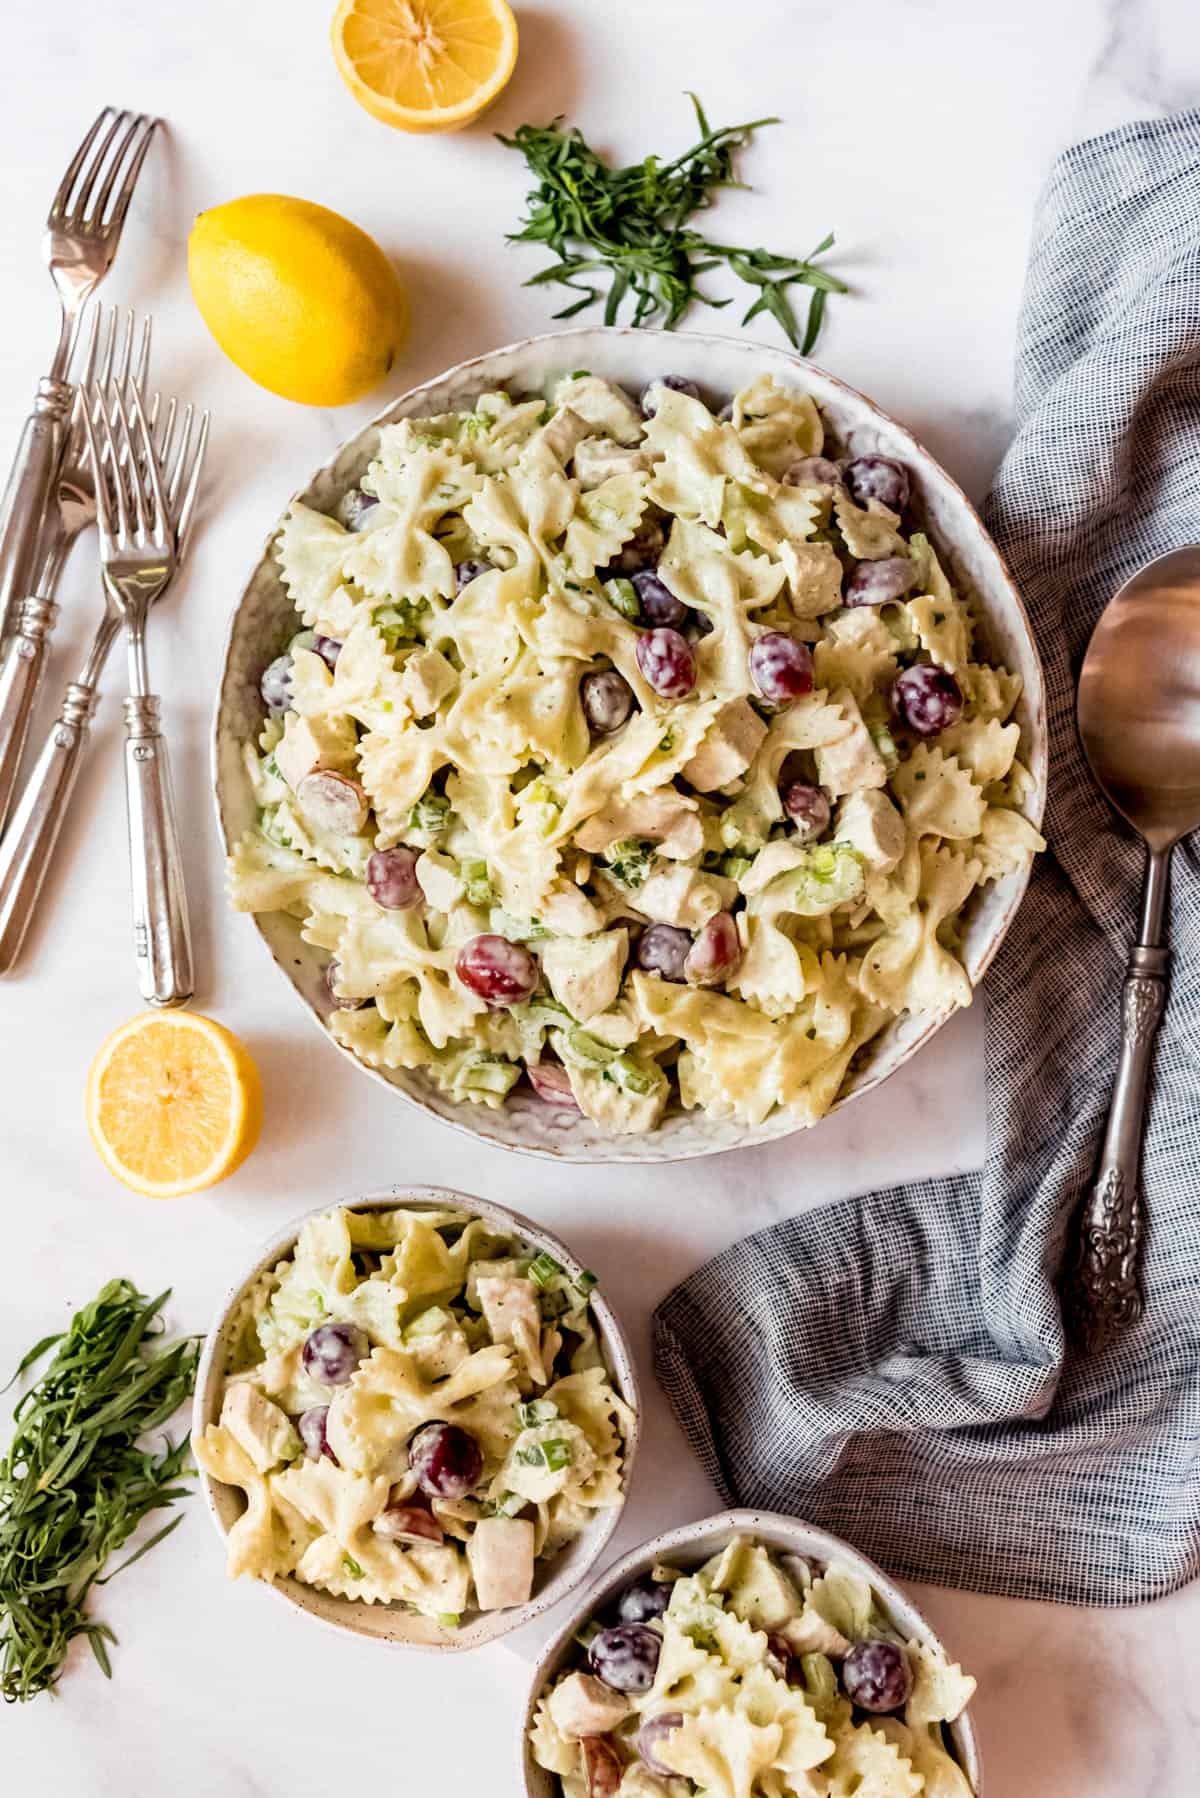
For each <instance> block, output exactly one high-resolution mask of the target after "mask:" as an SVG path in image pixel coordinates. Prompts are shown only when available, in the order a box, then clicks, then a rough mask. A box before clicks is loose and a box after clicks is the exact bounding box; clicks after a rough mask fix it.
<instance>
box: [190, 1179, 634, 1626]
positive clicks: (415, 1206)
mask: <svg viewBox="0 0 1200 1798" xmlns="http://www.w3.org/2000/svg"><path fill="white" fill-rule="evenodd" d="M339 1208H345V1209H347V1210H350V1211H393V1210H397V1209H405V1210H414V1211H443V1210H446V1209H449V1208H453V1209H455V1210H467V1211H469V1212H470V1213H471V1215H472V1216H477V1217H481V1218H483V1219H484V1221H485V1222H488V1223H493V1224H497V1225H500V1226H502V1227H503V1231H504V1233H505V1234H509V1235H513V1236H517V1237H519V1238H521V1239H522V1240H523V1241H526V1242H528V1243H529V1244H530V1245H532V1246H534V1247H536V1248H537V1249H539V1250H544V1251H545V1252H546V1253H548V1254H551V1255H553V1256H554V1258H555V1259H556V1260H558V1261H561V1263H562V1265H563V1267H564V1268H565V1269H566V1270H567V1271H568V1272H573V1273H575V1274H581V1273H583V1272H584V1271H585V1270H584V1267H583V1264H582V1262H581V1261H579V1259H578V1257H577V1256H575V1255H573V1254H572V1252H571V1250H570V1249H569V1248H568V1247H567V1245H566V1243H564V1242H563V1241H561V1239H560V1238H559V1237H557V1236H556V1235H554V1233H553V1232H552V1231H549V1230H547V1229H545V1228H544V1227H543V1226H542V1225H541V1224H538V1223H535V1222H534V1221H533V1220H532V1218H528V1217H526V1216H525V1215H524V1214H523V1213H522V1212H519V1211H513V1210H512V1209H511V1208H510V1207H508V1206H507V1205H499V1204H496V1203H495V1202H494V1201H493V1200H490V1199H481V1198H478V1197H477V1196H476V1195H475V1194H473V1193H466V1192H462V1191H460V1190H459V1189H458V1188H457V1187H451V1186H429V1185H425V1184H421V1185H409V1184H408V1183H407V1182H398V1183H397V1184H395V1185H393V1186H386V1187H375V1188H373V1189H372V1190H371V1191H370V1192H367V1193H362V1194H359V1195H358V1196H356V1197H353V1198H342V1199H331V1200H329V1201H328V1203H326V1204H323V1205H316V1206H313V1207H312V1208H311V1209H310V1210H308V1211H305V1212H304V1213H302V1214H301V1215H300V1216H298V1217H296V1218H294V1219H293V1220H292V1221H291V1222H290V1223H289V1224H287V1225H285V1226H284V1227H283V1228H282V1229H280V1230H277V1231H275V1232H274V1233H273V1234H272V1235H271V1236H270V1237H268V1238H267V1239H266V1240H265V1241H263V1242H262V1243H261V1244H260V1246H259V1249H258V1251H257V1253H256V1256H255V1260H254V1262H253V1265H252V1266H251V1267H250V1268H249V1270H248V1271H247V1272H246V1273H245V1274H244V1275H243V1276H242V1278H240V1279H239V1280H237V1281H236V1282H235V1283H234V1284H233V1285H231V1286H229V1287H228V1288H227V1289H226V1291H225V1293H224V1295H223V1296H222V1298H221V1300H220V1304H219V1308H218V1310H217V1312H216V1314H215V1316H214V1318H213V1321H212V1323H211V1325H210V1327H209V1329H208V1331H207V1332H206V1334H205V1338H204V1344H203V1347H202V1349H201V1352H200V1360H199V1363H198V1365H197V1369H196V1383H195V1388H194V1393H193V1398H192V1409H191V1434H192V1437H193V1439H195V1438H197V1437H198V1436H200V1435H201V1434H202V1433H203V1432H204V1430H205V1429H206V1428H207V1427H208V1425H209V1424H211V1423H216V1422H217V1419H218V1415H219V1412H220V1397H221V1382H222V1380H223V1378H224V1364H223V1363H224V1350H225V1333H226V1330H227V1328H228V1325H229V1323H230V1321H231V1319H232V1318H233V1315H234V1313H235V1312H236V1310H237V1307H238V1305H239V1304H240V1303H241V1301H242V1299H243V1297H244V1296H245V1294H246V1292H247V1291H248V1290H249V1288H250V1287H251V1286H252V1285H253V1284H254V1282H255V1281H256V1280H257V1279H259V1278H260V1277H261V1275H262V1274H263V1273H265V1272H267V1271H269V1270H270V1268H272V1267H273V1266H274V1265H275V1263H276V1262H277V1261H280V1260H282V1259H283V1258H284V1257H285V1256H286V1255H287V1254H288V1253H289V1252H290V1250H291V1249H293V1248H294V1247H295V1244H296V1240H297V1238H298V1236H299V1234H300V1230H301V1228H302V1227H303V1225H304V1224H306V1223H307V1222H308V1221H309V1220H310V1219H311V1218H315V1217H322V1216H324V1215H325V1214H326V1213H327V1212H329V1211H333V1210H337V1209H339ZM591 1300H592V1308H593V1315H594V1317H595V1323H596V1334H597V1337H598V1338H599V1342H600V1346H601V1350H602V1352H603V1355H604V1360H605V1364H606V1366H607V1367H608V1370H609V1377H610V1379H611V1380H612V1383H613V1385H614V1386H615V1388H616V1390H617V1391H618V1393H619V1394H620V1396H621V1397H622V1398H623V1399H624V1400H625V1402H626V1404H627V1405H628V1406H629V1407H630V1410H631V1412H632V1414H633V1422H632V1425H631V1428H630V1432H629V1434H628V1435H627V1436H626V1438H625V1453H624V1458H623V1461H622V1480H621V1501H620V1503H619V1504H616V1505H613V1506H611V1507H609V1508H608V1509H606V1510H604V1511H602V1512H599V1513H598V1514H597V1519H596V1522H595V1523H594V1524H593V1525H591V1526H590V1527H591V1530H592V1532H593V1533H592V1538H591V1540H590V1541H589V1543H588V1546H587V1549H586V1551H585V1552H584V1553H583V1554H582V1555H581V1556H580V1560H579V1565H578V1567H577V1569H575V1570H574V1571H572V1570H571V1569H569V1568H564V1567H562V1566H559V1567H558V1570H557V1572H556V1571H555V1564H556V1561H558V1560H559V1559H560V1557H559V1556H556V1557H554V1559H552V1560H551V1561H550V1562H548V1563H547V1564H546V1566H547V1578H546V1580H545V1583H544V1585H543V1586H542V1587H541V1589H540V1590H537V1591H535V1592H534V1593H533V1595H532V1597H530V1598H529V1599H527V1600H526V1602H525V1603H524V1604H523V1605H513V1606H511V1607H508V1608H506V1609H504V1610H501V1611H473V1612H469V1613H468V1618H469V1619H470V1621H467V1622H465V1623H464V1624H463V1626H462V1627H460V1628H459V1629H457V1630H448V1629H444V1628H442V1627H441V1626H440V1625H434V1626H433V1628H432V1629H431V1630H430V1632H429V1637H428V1639H427V1640H423V1641H422V1640H405V1639H404V1638H403V1637H400V1636H390V1635H383V1634H375V1633H373V1632H371V1631H364V1630H362V1629H359V1628H357V1627H355V1625H354V1624H353V1623H352V1622H351V1621H350V1620H349V1618H347V1620H346V1621H345V1622H342V1621H339V1620H338V1619H337V1618H334V1617H330V1616H325V1615H321V1614H320V1613H318V1612H317V1611H314V1610H310V1609H309V1608H308V1606H307V1605H305V1604H304V1603H302V1602H301V1600H300V1599H299V1598H298V1597H297V1596H295V1595H294V1594H293V1592H292V1590H291V1587H292V1585H293V1584H294V1582H293V1581H292V1580H291V1579H286V1580H255V1581H253V1582H252V1583H253V1584H254V1585H255V1586H259V1587H263V1588H264V1589H265V1590H266V1591H268V1592H269V1593H271V1594H272V1595H273V1596H274V1597H275V1598H278V1599H281V1600H283V1601H284V1602H285V1603H286V1604H288V1605H289V1606H290V1608H291V1609H292V1610H293V1611H296V1612H299V1613H300V1614H301V1615H302V1616H305V1617H308V1618H309V1619H310V1620H311V1621H312V1622H314V1623H317V1624H319V1625H321V1626H322V1627H323V1628H325V1629H330V1630H334V1631H336V1632H337V1633H338V1634H339V1635H353V1636H355V1637H357V1638H358V1639H360V1640H366V1641H370V1642H374V1643H378V1644H380V1645H381V1646H384V1647H388V1648H398V1649H402V1650H407V1651H410V1652H411V1651H414V1650H415V1651H417V1652H420V1653H439V1652H457V1653H470V1652H471V1651H472V1650H473V1649H476V1648H482V1647H484V1646H486V1645H487V1644H488V1643H490V1642H497V1641H499V1640H500V1639H501V1638H502V1637H503V1636H506V1635H509V1634H511V1633H512V1631H514V1630H517V1629H520V1628H522V1627H523V1626H524V1625H525V1624H527V1623H530V1622H531V1621H532V1620H533V1619H534V1618H535V1617H538V1616H541V1615H542V1613H543V1612H545V1611H548V1610H551V1609H553V1608H554V1607H555V1606H557V1605H558V1604H561V1603H562V1601H563V1600H564V1599H565V1598H566V1597H567V1596H568V1595H569V1594H570V1593H572V1592H574V1591H575V1590H576V1588H577V1587H578V1586H580V1585H582V1584H583V1582H584V1581H585V1580H586V1579H588V1577H589V1576H590V1575H591V1573H592V1571H593V1569H594V1568H595V1566H596V1563H597V1561H598V1560H599V1559H600V1557H601V1555H602V1554H603V1553H604V1550H605V1549H606V1548H607V1546H608V1544H609V1542H610V1541H611V1539H612V1536H613V1532H614V1531H615V1530H616V1528H617V1525H618V1523H619V1522H620V1520H621V1517H622V1515H623V1513H624V1510H625V1506H626V1504H627V1502H628V1499H629V1491H630V1484H631V1481H632V1478H633V1470H634V1466H635V1464H636V1461H637V1451H638V1446H639V1442H640V1440H641V1432H642V1395H641V1388H640V1383H639V1380H638V1374H637V1364H636V1361H635V1359H634V1354H633V1349H632V1346H631V1344H630V1341H629V1337H628V1335H627V1333H626V1330H625V1326H624V1324H623V1323H622V1322H621V1319H620V1317H619V1316H618V1314H617V1312H616V1310H615V1309H614V1307H613V1305H612V1303H611V1301H610V1300H609V1298H608V1296H607V1294H606V1292H605V1290H604V1289H603V1287H602V1286H600V1285H597V1286H596V1287H594V1288H593V1290H592V1293H591ZM196 1472H197V1476H198V1479H199V1482H200V1487H201V1490H202V1492H203V1494H204V1503H205V1509H206V1511H207V1513H208V1516H209V1519H210V1521H211V1523H212V1525H213V1528H214V1529H215V1530H216V1532H217V1535H218V1536H219V1538H220V1540H221V1543H222V1546H225V1545H226V1543H227V1538H228V1531H227V1529H226V1527H225V1524H224V1522H223V1521H222V1518H221V1514H220V1510H219V1507H218V1504H217V1496H216V1490H215V1489H216V1488H217V1487H218V1486H220V1487H222V1489H224V1490H228V1488H226V1487H225V1483H224V1481H221V1480H216V1479H214V1478H213V1476H212V1475H211V1474H209V1473H208V1472H207V1471H206V1470H205V1469H204V1468H202V1467H199V1466H197V1469H196ZM576 1540H583V1538H576ZM313 1590H314V1591H318V1590H319V1589H318V1588H315V1587H314V1588H313ZM322 1596H324V1597H328V1598H330V1599H331V1600H332V1601H333V1602H334V1603H336V1604H338V1605H339V1606H346V1607H352V1606H353V1605H354V1604H355V1600H353V1599H335V1598H334V1597H333V1595H332V1594H322ZM359 1609H361V1610H364V1611H366V1610H370V1611H374V1612H377V1613H378V1612H381V1611H385V1612H390V1611H391V1610H392V1607H391V1606H381V1605H370V1606H366V1605H363V1606H359Z"/></svg>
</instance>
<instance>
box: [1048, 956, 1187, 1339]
mask: <svg viewBox="0 0 1200 1798" xmlns="http://www.w3.org/2000/svg"><path fill="white" fill-rule="evenodd" d="M1170 959H1171V957H1170V952H1169V951H1168V950H1166V949H1162V948H1150V947H1147V946H1146V945H1145V944H1139V945H1138V946H1137V947H1136V948H1134V949H1133V951H1132V952H1131V954H1130V957H1129V967H1128V969H1127V971H1126V975H1125V988H1124V992H1123V994H1122V1000H1121V1058H1120V1061H1119V1062H1118V1064H1117V1077H1116V1080H1115V1082H1114V1084H1113V1096H1112V1105H1111V1107H1110V1109H1109V1113H1108V1124H1107V1126H1106V1128H1105V1132H1104V1147H1103V1149H1102V1150H1101V1153H1100V1165H1099V1167H1098V1168H1097V1170H1096V1178H1095V1180H1094V1181H1093V1182H1092V1184H1091V1186H1090V1187H1089V1188H1088V1190H1087V1192H1086V1193H1085V1194H1084V1197H1083V1203H1082V1206H1081V1208H1080V1213H1079V1240H1078V1244H1077V1246H1076V1250H1075V1255H1074V1261H1073V1265H1072V1267H1071V1269H1070V1273H1069V1280H1070V1290H1069V1292H1068V1294H1067V1300H1068V1305H1067V1309H1068V1315H1069V1318H1070V1321H1071V1324H1072V1326H1073V1329H1074V1333H1075V1334H1076V1335H1077V1336H1078V1337H1079V1338H1080V1339H1081V1340H1082V1341H1083V1343H1084V1344H1085V1346H1086V1347H1088V1348H1089V1349H1098V1348H1102V1347H1103V1346H1104V1345H1105V1343H1107V1342H1110V1341H1112V1339H1113V1338H1114V1337H1115V1336H1116V1335H1117V1334H1118V1333H1119V1332H1120V1331H1121V1330H1122V1329H1124V1328H1125V1327H1126V1326H1128V1325H1129V1324H1132V1323H1136V1321H1137V1319H1138V1318H1139V1317H1140V1316H1141V1310H1142V1300H1141V1294H1140V1292H1139V1290H1138V1259H1139V1249H1140V1246H1141V1238H1142V1212H1141V1203H1140V1200H1139V1197H1138V1169H1139V1166H1140V1163H1141V1156H1142V1121H1143V1117H1144V1114H1145V1110H1146V1088H1147V1084H1148V1082H1149V1078H1150V1068H1151V1065H1152V1063H1153V1060H1154V1041H1155V1038H1156V1036H1157V1034H1158V1025H1159V1019H1160V1018H1161V1017H1162V1014H1163V1007H1164V1006H1165V1005H1166V1002H1167V968H1168V965H1169V963H1170Z"/></svg>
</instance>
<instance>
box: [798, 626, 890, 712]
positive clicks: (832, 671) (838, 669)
mask: <svg viewBox="0 0 1200 1798" xmlns="http://www.w3.org/2000/svg"><path fill="white" fill-rule="evenodd" d="M813 669H814V678H815V681H816V685H817V686H818V687H824V688H826V690H828V691H831V692H832V691H835V690H836V689H838V688H845V689H846V691H848V692H849V693H852V694H853V696H854V698H855V700H856V701H857V702H858V704H859V706H860V707H861V706H862V705H863V704H865V702H866V701H867V700H868V699H869V698H870V697H871V695H872V694H873V693H875V692H878V691H879V689H880V688H883V687H888V686H890V685H891V683H892V681H893V679H894V678H895V674H896V639H895V638H894V637H893V635H892V633H891V632H890V631H889V630H888V628H887V626H886V625H885V624H884V623H882V621H881V620H880V618H879V615H878V613H877V612H875V611H874V610H873V609H872V608H871V607H869V606H858V607H856V608H855V609H854V610H852V611H847V612H842V613H840V614H839V616H838V617H836V618H833V619H831V620H830V622H829V624H828V626H827V630H826V635H825V636H824V637H822V638H821V640H820V642H819V643H817V644H816V645H815V647H814V649H813Z"/></svg>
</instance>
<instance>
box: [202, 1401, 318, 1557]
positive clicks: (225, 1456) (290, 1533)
mask: <svg viewBox="0 0 1200 1798" xmlns="http://www.w3.org/2000/svg"><path fill="white" fill-rule="evenodd" d="M192 1453H193V1454H194V1456H195V1458H196V1464H197V1466H199V1467H202V1468H203V1469H204V1471H205V1473H207V1474H208V1475H209V1477H210V1478H211V1479H214V1480H220V1481H221V1482H222V1484H223V1485H226V1486H237V1487H239V1488H240V1489H241V1492H242V1495H243V1497H244V1498H245V1500H246V1508H245V1510H244V1511H243V1512H242V1514H241V1516H240V1517H238V1518H237V1519H236V1520H235V1521H234V1523H233V1524H232V1525H231V1527H230V1530H229V1534H228V1536H227V1537H226V1568H227V1570H228V1573H229V1577H230V1579H240V1578H241V1577H242V1576H243V1575H246V1576H248V1577H249V1578H251V1579H266V1580H271V1579H279V1578H282V1577H283V1575H284V1574H287V1573H291V1572H292V1570H293V1568H294V1567H295V1566H296V1565H297V1563H298V1561H299V1560H300V1557H301V1555H302V1554H303V1552H304V1548H305V1546H306V1542H307V1537H306V1535H305V1534H304V1531H303V1528H302V1527H300V1528H297V1525H296V1520H295V1518H294V1517H293V1516H292V1515H291V1514H290V1513H287V1512H280V1511H278V1510H276V1508H275V1507H274V1505H273V1503H272V1498H271V1490H270V1487H269V1485H268V1482H267V1478H266V1476H265V1475H264V1474H262V1473H260V1472H259V1470H258V1468H257V1467H255V1465H254V1462H253V1461H252V1460H251V1459H250V1456H249V1455H248V1454H247V1453H246V1451H245V1449H244V1448H243V1447H242V1446H241V1444H240V1443H239V1442H237V1441H235V1439H234V1438H233V1436H231V1435H230V1433H229V1431H228V1430H226V1429H223V1428H222V1427H221V1425H219V1424H210V1425H209V1426H208V1428H207V1429H206V1430H203V1431H202V1432H201V1433H200V1435H199V1436H196V1437H193V1439H192Z"/></svg>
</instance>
